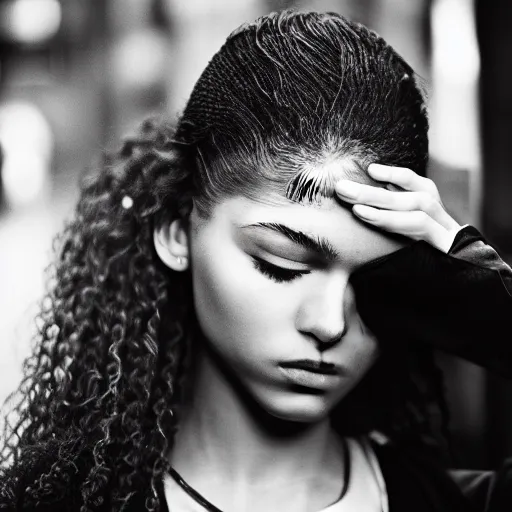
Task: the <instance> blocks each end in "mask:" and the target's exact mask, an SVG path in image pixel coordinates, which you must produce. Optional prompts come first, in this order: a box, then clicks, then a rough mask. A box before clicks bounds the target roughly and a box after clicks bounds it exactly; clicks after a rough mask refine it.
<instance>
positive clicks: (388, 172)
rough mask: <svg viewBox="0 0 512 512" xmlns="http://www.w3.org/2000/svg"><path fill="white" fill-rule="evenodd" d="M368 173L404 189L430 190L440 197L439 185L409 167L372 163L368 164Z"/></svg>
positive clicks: (376, 178)
mask: <svg viewBox="0 0 512 512" xmlns="http://www.w3.org/2000/svg"><path fill="white" fill-rule="evenodd" d="M368 173H369V174H370V176H371V177H372V178H374V179H375V180H377V181H387V182H389V183H393V184H394V185H398V186H399V187H401V188H403V189H404V190H410V191H417V192H429V193H431V194H432V195H434V196H436V197H439V191H438V190H437V186H436V184H435V183H434V182H433V181H432V180H431V179H429V178H425V177H423V176H420V175H419V174H416V173H415V172H414V171H412V170H411V169H408V168H407V167H393V166H390V165H382V164H370V165H369V166H368Z"/></svg>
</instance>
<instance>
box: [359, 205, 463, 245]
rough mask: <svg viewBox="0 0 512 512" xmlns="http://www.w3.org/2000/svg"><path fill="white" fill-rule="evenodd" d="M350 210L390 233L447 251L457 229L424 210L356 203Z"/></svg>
mask: <svg viewBox="0 0 512 512" xmlns="http://www.w3.org/2000/svg"><path fill="white" fill-rule="evenodd" d="M352 211H353V212H354V213H355V214H356V215H357V216H358V217H359V218H361V219H362V220H364V221H365V222H368V223H369V224H372V225H373V226H376V227H379V228H381V229H384V230H385V231H389V232H392V233H397V234H400V235H404V236H407V237H409V238H412V239H413V240H425V241H426V242H428V243H429V244H431V245H433V246H434V247H436V248H437V249H439V250H440V251H443V252H445V253H446V252H448V250H449V249H450V247H451V246H452V243H453V240H454V238H455V235H456V234H457V229H455V228H451V229H447V228H446V227H444V226H443V225H441V224H440V223H438V222H436V221H435V220H434V219H433V218H432V217H431V216H430V215H428V214H427V213H426V212H423V211H420V210H417V211H393V210H379V209H377V208H373V207H371V206H367V205H362V204H356V205H354V207H353V208H352Z"/></svg>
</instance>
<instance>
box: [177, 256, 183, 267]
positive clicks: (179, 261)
mask: <svg viewBox="0 0 512 512" xmlns="http://www.w3.org/2000/svg"><path fill="white" fill-rule="evenodd" d="M176 261H177V262H178V265H181V264H182V263H183V258H182V257H181V256H176Z"/></svg>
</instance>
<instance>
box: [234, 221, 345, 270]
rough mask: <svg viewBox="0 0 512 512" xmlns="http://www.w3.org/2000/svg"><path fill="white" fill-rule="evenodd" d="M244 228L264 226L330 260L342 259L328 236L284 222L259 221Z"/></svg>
mask: <svg viewBox="0 0 512 512" xmlns="http://www.w3.org/2000/svg"><path fill="white" fill-rule="evenodd" d="M242 228H264V229H269V230H271V231H274V232H276V233H280V234H281V235H284V236H286V237H287V238H288V239H289V240H290V241H292V242H293V243H295V244H297V245H300V246H301V247H303V248H304V249H307V250H309V251H314V252H316V253H318V254H320V255H321V256H323V257H324V258H325V259H327V260H329V261H334V260H338V259H340V253H339V252H338V251H337V250H336V249H335V248H334V247H333V245H332V244H331V242H329V240H327V239H326V238H322V237H313V236H311V235H307V234H306V233H303V232H302V231H296V230H295V229H292V228H290V227H288V226H285V225H284V224H279V223H275V222H257V223H256V224H247V225H245V226H242Z"/></svg>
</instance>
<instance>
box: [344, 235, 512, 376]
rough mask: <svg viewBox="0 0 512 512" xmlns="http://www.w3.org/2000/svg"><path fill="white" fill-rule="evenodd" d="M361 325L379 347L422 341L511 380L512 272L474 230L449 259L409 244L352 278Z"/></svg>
mask: <svg viewBox="0 0 512 512" xmlns="http://www.w3.org/2000/svg"><path fill="white" fill-rule="evenodd" d="M351 283H352V285H353V287H354V291H355V296H356V301H357V307H358V311H359V314H360V315H361V318H362V320H363V321H364V323H365V324H366V325H367V326H368V327H369V328H370V330H371V331H372V332H373V333H374V334H375V335H376V336H377V338H378V339H379V340H381V341H382V342H383V343H405V344H410V343H421V344H427V345H429V346H432V347H434V348H437V349H440V350H443V351H446V352H448V353H451V354H454V355H457V356H459V357H462V358H465V359H467V360H469V361H472V362H474V363H476V364H479V365H481V366H485V367H486V368H488V369H489V370H491V371H494V372H496V373H498V374H500V375H503V376H506V377H509V378H512V339H511V338H512V335H511V334H510V326H509V318H511V317H512V269H511V268H510V267H509V266H508V265H507V264H506V263H505V262H504V261H503V260H502V259H501V258H500V256H499V255H498V253H497V252H496V251H495V250H494V249H493V248H492V247H491V246H490V245H489V244H487V243H486V241H485V239H484V238H483V236H482V235H481V234H480V233H479V232H478V230H477V229H476V228H474V227H473V226H466V227H464V228H462V229H461V230H460V231H459V233H458V234H457V236H456V238H455V240H454V242H453V244H452V247H451V248H450V251H449V252H448V254H445V253H443V252H442V251H439V250H438V249H436V248H434V247H433V246H431V245H430V244H429V243H427V242H425V241H418V242H414V243H412V244H411V245H408V246H406V247H404V248H403V249H400V250H398V251H396V252H394V253H392V254H390V255H387V256H385V257H383V258H380V259H378V260H374V261H373V262H370V263H368V264H367V265H364V266H363V267H361V268H359V269H358V270H356V271H355V272H354V273H353V274H352V276H351Z"/></svg>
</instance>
